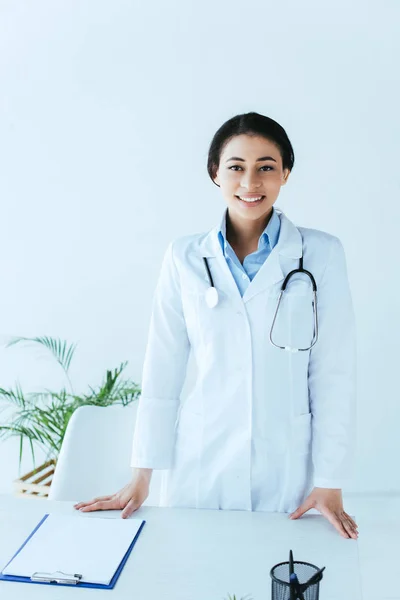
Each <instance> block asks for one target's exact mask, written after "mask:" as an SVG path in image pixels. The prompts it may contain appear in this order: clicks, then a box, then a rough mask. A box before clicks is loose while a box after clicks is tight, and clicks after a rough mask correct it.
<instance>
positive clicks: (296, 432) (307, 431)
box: [292, 413, 312, 454]
mask: <svg viewBox="0 0 400 600" xmlns="http://www.w3.org/2000/svg"><path fill="white" fill-rule="evenodd" d="M311 418H312V416H311V413H305V414H302V415H297V416H295V417H294V419H293V421H292V439H293V451H294V452H295V453H296V454H308V453H309V452H310V449H311Z"/></svg>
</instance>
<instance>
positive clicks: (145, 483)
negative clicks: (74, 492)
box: [74, 469, 153, 519]
mask: <svg viewBox="0 0 400 600" xmlns="http://www.w3.org/2000/svg"><path fill="white" fill-rule="evenodd" d="M152 472H153V470H152V469H135V473H134V476H133V479H132V481H131V482H130V483H128V484H127V485H126V486H125V487H123V488H122V489H121V490H119V491H118V492H116V493H115V494H112V495H111V496H100V497H99V498H94V499H93V500H89V501H88V502H78V503H77V504H74V508H75V509H76V510H80V511H81V512H91V511H95V510H121V509H122V513H121V517H122V518H123V519H126V518H127V517H129V516H130V515H131V514H132V513H133V512H134V511H135V510H137V509H138V508H140V507H141V505H142V504H143V502H144V501H145V500H146V498H147V496H148V495H149V487H150V480H151V474H152Z"/></svg>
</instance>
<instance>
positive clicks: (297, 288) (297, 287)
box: [284, 275, 312, 296]
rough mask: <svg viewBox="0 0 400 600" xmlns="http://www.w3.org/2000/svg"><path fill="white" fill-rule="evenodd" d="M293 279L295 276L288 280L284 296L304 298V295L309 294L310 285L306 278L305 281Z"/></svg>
mask: <svg viewBox="0 0 400 600" xmlns="http://www.w3.org/2000/svg"><path fill="white" fill-rule="evenodd" d="M294 277H295V276H294V275H293V277H291V278H290V279H289V282H288V284H287V286H286V289H285V291H284V294H286V295H287V296H305V295H306V294H309V293H311V291H312V285H311V281H310V280H309V279H308V277H307V280H304V279H294Z"/></svg>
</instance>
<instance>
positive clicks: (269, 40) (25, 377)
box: [0, 0, 400, 492]
mask: <svg viewBox="0 0 400 600" xmlns="http://www.w3.org/2000/svg"><path fill="white" fill-rule="evenodd" d="M399 18H400V8H399V4H398V2H396V1H387V2H383V3H382V4H381V5H380V6H379V7H378V5H377V4H376V3H372V2H365V1H363V2H361V1H360V0H357V1H354V2H351V3H350V2H347V1H345V0H335V1H334V2H333V1H331V2H323V3H320V2H316V1H310V0H308V1H307V0H304V1H303V2H301V3H300V2H297V1H291V2H285V3H284V4H283V5H282V4H281V3H271V2H266V1H265V0H262V1H261V0H260V1H256V0H253V1H250V2H246V3H244V2H243V1H236V0H229V2H228V1H223V2H215V1H214V2H211V0H204V1H203V2H193V1H192V2H185V1H184V0H181V1H178V0H172V1H170V2H166V3H164V2H161V1H159V2H156V3H153V4H152V3H148V4H145V3H144V2H137V1H136V2H135V1H132V0H131V1H127V0H126V1H122V0H113V1H112V2H111V1H109V2H107V1H105V0H91V1H82V0H80V1H78V0H58V1H57V2H53V1H52V0H36V1H35V2H28V1H26V0H25V1H22V0H20V1H19V2H15V1H14V0H1V1H0V90H1V94H0V170H1V176H0V211H1V212H0V223H1V235H0V274H1V279H0V290H1V291H0V343H1V348H0V387H4V388H6V387H9V386H11V385H14V383H15V382H16V381H17V380H18V381H19V382H20V383H21V385H22V387H23V389H24V390H25V391H37V390H39V389H41V388H44V387H48V388H55V389H57V388H58V387H60V385H61V384H62V383H63V379H62V373H61V371H60V370H58V369H57V365H56V364H55V363H53V362H52V361H51V360H50V359H45V356H46V355H45V353H44V352H38V351H37V350H35V349H33V348H19V347H15V348H9V349H4V343H5V342H6V341H7V340H8V339H9V338H10V337H11V336H14V335H21V336H40V335H49V336H53V337H60V338H62V339H67V340H68V341H69V342H78V344H79V345H78V350H77V352H76V357H75V361H74V363H73V365H72V368H71V378H72V380H73V382H74V384H75V388H76V390H77V391H84V390H85V389H87V386H88V385H89V384H90V385H93V386H95V385H97V384H98V383H100V381H101V379H102V377H103V375H104V373H105V370H106V369H107V368H114V367H116V366H118V365H119V363H120V362H121V361H123V360H128V361H129V365H128V369H127V374H129V375H130V376H131V377H132V378H133V379H135V380H136V381H137V382H138V383H140V379H141V368H142V363H143V355H144V348H145V343H146V335H147V328H148V322H149V318H150V307H151V299H152V294H153V291H154V286H155V282H156V278H157V275H158V271H159V268H160V264H161V259H162V255H163V253H164V250H165V248H166V245H167V243H168V242H169V241H170V240H172V239H173V238H175V237H178V236H180V235H186V234H189V233H194V232H199V231H204V230H207V229H210V228H211V227H213V226H214V225H216V224H217V223H218V222H219V221H220V218H221V216H222V212H223V209H224V207H225V205H224V202H223V199H222V196H221V192H220V191H219V189H218V188H217V187H216V186H215V185H214V184H213V183H212V182H211V181H210V179H209V178H208V175H207V171H206V161H207V152H208V146H209V143H210V142H211V139H212V136H213V135H214V133H215V131H216V130H217V129H218V128H219V127H220V125H222V123H223V122H224V121H226V120H227V119H229V118H231V117H232V116H234V115H235V114H238V113H243V112H249V111H253V110H254V111H257V112H260V113H262V114H264V115H267V116H269V117H272V118H273V119H275V120H277V121H278V122H279V123H281V125H282V126H283V127H284V128H285V129H286V132H287V133H288V135H289V138H290V140H291V142H292V144H293V146H294V151H295V157H296V163H295V167H294V169H293V172H292V174H291V177H290V179H289V183H288V184H287V185H286V186H285V187H283V188H282V190H281V194H280V196H279V199H278V202H277V206H279V207H281V208H282V209H283V210H284V211H285V212H286V214H287V215H288V217H289V218H290V219H292V220H293V221H294V222H295V223H296V224H297V225H302V226H306V227H315V228H318V229H323V230H325V231H328V232H330V233H333V234H335V235H337V236H338V237H339V238H340V239H341V240H342V242H343V245H344V247H345V251H346V256H347V262H348V271H349V278H350V283H351V288H352V292H353V299H354V304H355V311H356V317H357V327H358V363H359V364H358V381H359V383H358V390H359V391H358V460H357V477H356V479H355V481H354V483H353V486H352V488H351V491H353V490H354V491H360V492H367V491H393V490H400V474H399V470H398V465H397V460H396V458H397V457H398V456H399V453H400V436H399V435H398V422H399V419H400V402H399V394H398V390H397V376H398V362H399V351H398V346H397V340H398V338H399V334H400V318H399V310H398V307H399V285H398V278H399V275H398V274H399V257H400V249H399V243H398V241H399V225H400V208H399V198H400V194H399V192H400V175H399V167H398V163H399V157H400V156H399V148H400V144H399V136H400V119H399V105H400V93H399V91H400V75H399V73H400V71H399V68H398V57H399V52H400V42H399V36H398V26H399ZM116 435H117V432H116ZM17 446H18V444H17V442H16V440H14V441H13V442H6V443H4V442H0V492H2V491H9V490H11V480H12V479H13V478H14V477H16V476H17V475H18V470H17V466H18V465H17V463H18V447H17ZM39 457H40V455H39ZM30 466H31V462H30V460H29V455H28V452H27V453H26V458H25V460H24V463H23V468H22V471H24V470H25V471H26V470H27V469H28V467H30Z"/></svg>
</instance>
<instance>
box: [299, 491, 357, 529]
mask: <svg viewBox="0 0 400 600" xmlns="http://www.w3.org/2000/svg"><path fill="white" fill-rule="evenodd" d="M310 508H316V509H317V510H319V512H320V513H321V514H322V515H323V516H324V517H325V518H326V519H328V521H329V522H330V523H332V525H333V526H334V527H335V528H336V529H337V530H338V532H339V533H340V535H342V536H343V537H345V538H352V539H353V540H356V539H357V538H358V531H357V529H358V525H357V523H356V522H355V521H354V520H353V519H352V518H351V517H350V515H348V514H347V513H346V512H345V511H344V510H343V499H342V490H339V489H329V488H317V487H315V488H314V489H313V491H312V492H311V494H310V495H309V496H308V497H307V498H306V499H305V500H304V502H303V504H302V505H301V506H299V508H297V509H296V510H295V511H294V512H293V513H292V514H291V515H289V519H298V518H299V517H301V516H302V515H304V513H306V512H307V511H308V510H310Z"/></svg>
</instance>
